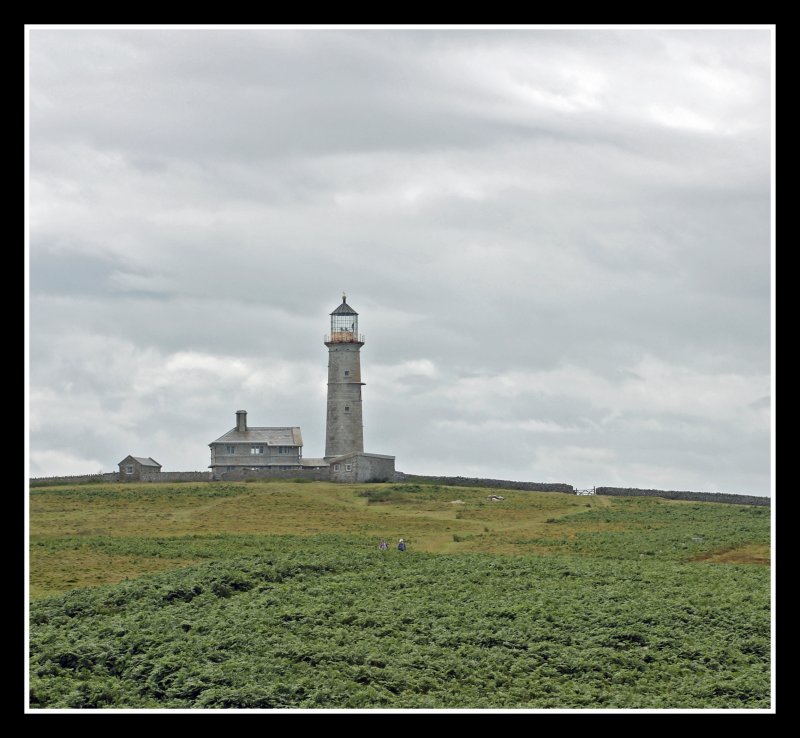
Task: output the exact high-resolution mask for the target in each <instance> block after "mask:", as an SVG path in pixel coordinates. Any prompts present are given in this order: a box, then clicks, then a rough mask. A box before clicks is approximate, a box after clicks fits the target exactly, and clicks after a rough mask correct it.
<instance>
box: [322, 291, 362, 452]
mask: <svg viewBox="0 0 800 738" xmlns="http://www.w3.org/2000/svg"><path fill="white" fill-rule="evenodd" d="M325 345H326V346H327V347H328V414H327V422H326V425H325V458H326V459H329V458H332V457H335V456H343V455H344V454H351V453H362V452H363V451H364V425H363V419H362V414H361V387H363V386H364V382H362V381H361V347H362V346H363V345H364V336H362V335H361V334H360V333H359V332H358V313H357V312H356V311H355V310H353V308H352V307H350V305H348V304H347V295H344V294H343V295H342V304H341V305H339V306H338V307H337V308H336V309H335V310H334V311H333V312H332V313H331V332H330V334H329V335H326V336H325Z"/></svg>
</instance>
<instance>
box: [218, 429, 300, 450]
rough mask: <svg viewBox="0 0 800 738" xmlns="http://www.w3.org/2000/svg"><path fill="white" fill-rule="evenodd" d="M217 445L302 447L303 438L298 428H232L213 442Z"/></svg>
mask: <svg viewBox="0 0 800 738" xmlns="http://www.w3.org/2000/svg"><path fill="white" fill-rule="evenodd" d="M215 443H231V444H233V443H263V444H266V445H267V446H302V445H303V436H302V435H301V434H300V428H298V427H297V426H293V427H289V428H248V429H247V430H246V431H238V430H236V428H231V430H229V431H228V432H227V433H226V434H225V435H223V436H220V437H219V438H218V439H217V440H216V441H212V442H211V443H210V444H208V445H209V446H211V445H213V444H215Z"/></svg>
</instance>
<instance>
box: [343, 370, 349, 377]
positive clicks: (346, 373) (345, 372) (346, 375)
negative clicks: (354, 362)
mask: <svg viewBox="0 0 800 738" xmlns="http://www.w3.org/2000/svg"><path fill="white" fill-rule="evenodd" d="M344 376H345V377H349V376H350V370H349V369H345V370H344Z"/></svg>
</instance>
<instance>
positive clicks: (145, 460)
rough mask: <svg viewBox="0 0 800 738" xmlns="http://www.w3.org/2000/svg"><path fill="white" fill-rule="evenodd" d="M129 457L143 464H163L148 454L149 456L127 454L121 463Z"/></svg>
mask: <svg viewBox="0 0 800 738" xmlns="http://www.w3.org/2000/svg"><path fill="white" fill-rule="evenodd" d="M128 459H133V460H134V461H136V462H138V463H139V464H141V465H142V466H158V467H160V466H161V464H159V463H158V462H157V461H156V460H155V459H151V458H150V457H149V456H147V457H145V456H126V457H125V458H124V459H123V460H122V461H120V462H119V463H120V464H122V463H123V462H124V461H127V460H128Z"/></svg>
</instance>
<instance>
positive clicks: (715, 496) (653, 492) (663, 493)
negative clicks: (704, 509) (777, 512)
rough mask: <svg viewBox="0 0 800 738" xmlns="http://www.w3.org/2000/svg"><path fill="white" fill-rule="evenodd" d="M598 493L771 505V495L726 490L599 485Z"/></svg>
mask: <svg viewBox="0 0 800 738" xmlns="http://www.w3.org/2000/svg"><path fill="white" fill-rule="evenodd" d="M595 491H596V493H597V494H598V495H612V496H616V497H663V498H664V499H667V500H690V501H693V502H725V503H728V504H731V505H765V506H767V507H769V506H770V498H769V497H756V496H755V495H733V494H726V493H724V492H688V491H669V490H663V489H638V488H636V487H597V488H596V490H595Z"/></svg>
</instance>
